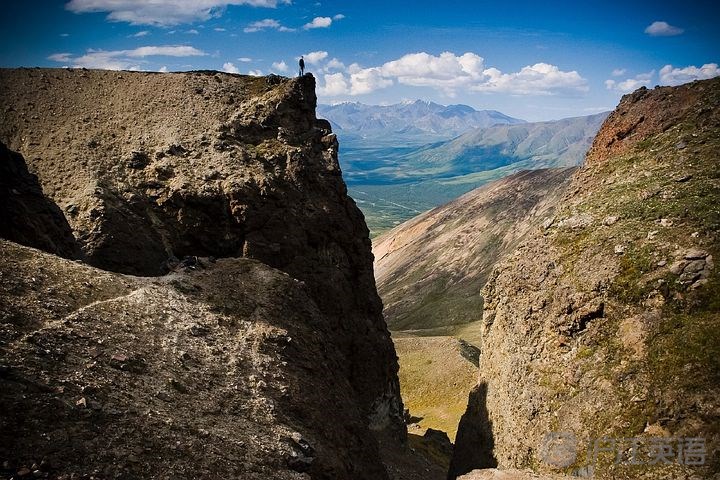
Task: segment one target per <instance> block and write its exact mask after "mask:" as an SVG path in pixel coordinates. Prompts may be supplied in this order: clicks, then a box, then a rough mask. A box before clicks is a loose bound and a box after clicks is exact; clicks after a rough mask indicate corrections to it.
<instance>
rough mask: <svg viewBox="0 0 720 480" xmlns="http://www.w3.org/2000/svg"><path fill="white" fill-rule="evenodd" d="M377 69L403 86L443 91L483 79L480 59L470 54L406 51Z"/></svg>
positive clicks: (476, 82)
mask: <svg viewBox="0 0 720 480" xmlns="http://www.w3.org/2000/svg"><path fill="white" fill-rule="evenodd" d="M380 68H381V70H382V73H383V74H384V75H385V76H387V77H395V78H397V81H398V82H399V83H402V84H404V85H412V86H416V87H436V88H441V89H445V90H448V89H453V88H458V87H465V86H470V85H473V84H475V85H477V84H479V83H480V82H481V81H482V78H483V58H482V57H480V56H478V55H476V54H474V53H465V54H463V55H461V56H456V55H455V54H454V53H451V52H443V53H441V54H440V55H439V56H435V55H430V54H428V53H425V52H419V53H410V54H407V55H404V56H402V57H401V58H399V59H397V60H393V61H391V62H387V63H385V64H384V65H383V66H382V67H380Z"/></svg>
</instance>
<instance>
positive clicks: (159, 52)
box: [108, 45, 207, 57]
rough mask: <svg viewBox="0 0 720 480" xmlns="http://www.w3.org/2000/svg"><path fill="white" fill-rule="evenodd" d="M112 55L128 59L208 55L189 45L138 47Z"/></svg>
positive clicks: (118, 51)
mask: <svg viewBox="0 0 720 480" xmlns="http://www.w3.org/2000/svg"><path fill="white" fill-rule="evenodd" d="M108 53H110V52H108ZM112 53H116V54H117V55H116V56H120V55H127V56H128V57H152V56H165V57H200V56H203V55H207V53H205V52H203V51H202V50H198V49H197V48H195V47H191V46H189V45H163V46H148V47H138V48H136V49H134V50H117V51H115V52H112Z"/></svg>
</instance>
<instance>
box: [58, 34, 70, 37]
mask: <svg viewBox="0 0 720 480" xmlns="http://www.w3.org/2000/svg"><path fill="white" fill-rule="evenodd" d="M60 36H61V37H69V36H70V34H69V33H61V34H60Z"/></svg>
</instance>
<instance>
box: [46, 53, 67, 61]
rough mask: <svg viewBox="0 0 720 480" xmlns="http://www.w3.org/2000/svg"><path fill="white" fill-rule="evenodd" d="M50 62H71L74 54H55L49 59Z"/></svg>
mask: <svg viewBox="0 0 720 480" xmlns="http://www.w3.org/2000/svg"><path fill="white" fill-rule="evenodd" d="M48 60H52V61H53V62H71V61H72V53H53V54H52V55H50V56H49V57H48Z"/></svg>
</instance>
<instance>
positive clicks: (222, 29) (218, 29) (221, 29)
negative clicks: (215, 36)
mask: <svg viewBox="0 0 720 480" xmlns="http://www.w3.org/2000/svg"><path fill="white" fill-rule="evenodd" d="M213 30H215V31H216V32H224V31H225V29H224V28H222V27H215V28H213Z"/></svg>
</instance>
